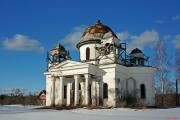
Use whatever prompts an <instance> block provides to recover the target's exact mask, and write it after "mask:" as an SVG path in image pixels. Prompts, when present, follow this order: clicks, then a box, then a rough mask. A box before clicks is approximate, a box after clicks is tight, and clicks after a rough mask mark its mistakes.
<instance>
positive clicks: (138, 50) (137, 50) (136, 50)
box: [130, 48, 142, 54]
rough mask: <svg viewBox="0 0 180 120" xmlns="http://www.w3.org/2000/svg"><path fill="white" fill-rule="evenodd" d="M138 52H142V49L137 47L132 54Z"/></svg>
mask: <svg viewBox="0 0 180 120" xmlns="http://www.w3.org/2000/svg"><path fill="white" fill-rule="evenodd" d="M136 53H142V51H141V50H140V49H138V48H136V49H134V50H132V51H131V53H130V54H136Z"/></svg>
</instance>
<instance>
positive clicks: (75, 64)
mask: <svg viewBox="0 0 180 120" xmlns="http://www.w3.org/2000/svg"><path fill="white" fill-rule="evenodd" d="M85 66H86V67H88V66H89V64H87V63H82V62H77V61H72V60H66V61H63V62H62V63H60V64H59V65H57V66H55V67H54V68H55V69H58V68H61V69H63V68H69V67H70V68H73V67H85Z"/></svg>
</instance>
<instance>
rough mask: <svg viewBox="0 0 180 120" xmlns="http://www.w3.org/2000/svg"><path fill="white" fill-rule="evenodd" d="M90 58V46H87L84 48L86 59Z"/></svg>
mask: <svg viewBox="0 0 180 120" xmlns="http://www.w3.org/2000/svg"><path fill="white" fill-rule="evenodd" d="M89 59H90V48H89V47H87V48H86V60H89Z"/></svg>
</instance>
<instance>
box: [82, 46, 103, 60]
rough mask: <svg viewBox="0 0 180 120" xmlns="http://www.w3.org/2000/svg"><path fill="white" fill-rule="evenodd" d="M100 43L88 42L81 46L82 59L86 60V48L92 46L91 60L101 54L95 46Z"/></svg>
mask: <svg viewBox="0 0 180 120" xmlns="http://www.w3.org/2000/svg"><path fill="white" fill-rule="evenodd" d="M100 46H101V45H100V44H86V45H83V46H81V47H80V60H81V61H85V60H86V48H87V47H89V48H90V60H95V59H96V57H97V56H98V55H99V54H98V53H97V51H96V50H95V47H100Z"/></svg>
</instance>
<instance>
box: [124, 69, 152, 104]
mask: <svg viewBox="0 0 180 120" xmlns="http://www.w3.org/2000/svg"><path fill="white" fill-rule="evenodd" d="M129 69H130V71H131V72H130V73H129V74H128V76H127V78H134V79H135V80H136V88H137V97H138V100H139V102H141V103H144V104H146V105H154V103H155V101H154V98H155V96H154V75H153V73H154V70H155V69H154V68H148V67H132V68H129ZM141 84H144V85H145V92H146V98H145V99H141V89H140V85H141Z"/></svg>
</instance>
